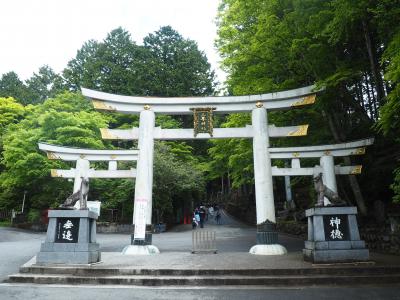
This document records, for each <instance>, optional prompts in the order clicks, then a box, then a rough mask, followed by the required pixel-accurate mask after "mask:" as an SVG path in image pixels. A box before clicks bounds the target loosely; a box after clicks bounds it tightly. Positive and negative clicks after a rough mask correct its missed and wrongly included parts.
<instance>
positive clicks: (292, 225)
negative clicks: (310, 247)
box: [276, 220, 307, 240]
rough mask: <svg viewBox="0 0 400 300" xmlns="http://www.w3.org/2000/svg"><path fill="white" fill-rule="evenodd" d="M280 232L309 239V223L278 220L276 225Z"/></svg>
mask: <svg viewBox="0 0 400 300" xmlns="http://www.w3.org/2000/svg"><path fill="white" fill-rule="evenodd" d="M276 227H277V230H278V232H283V233H287V234H291V235H295V236H297V237H299V238H303V239H304V240H306V239H307V223H302V222H296V221H288V220H278V222H277V224H276Z"/></svg>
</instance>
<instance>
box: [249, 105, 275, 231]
mask: <svg viewBox="0 0 400 300" xmlns="http://www.w3.org/2000/svg"><path fill="white" fill-rule="evenodd" d="M267 121H268V120H267V110H266V109H265V108H264V107H258V108H255V109H253V111H252V124H253V130H254V137H253V159H254V180H255V186H256V210H257V224H261V223H263V222H265V221H266V220H269V221H270V222H273V223H275V222H276V219H275V205H274V193H273V185H272V171H271V158H270V155H269V152H268V147H269V136H268V126H267Z"/></svg>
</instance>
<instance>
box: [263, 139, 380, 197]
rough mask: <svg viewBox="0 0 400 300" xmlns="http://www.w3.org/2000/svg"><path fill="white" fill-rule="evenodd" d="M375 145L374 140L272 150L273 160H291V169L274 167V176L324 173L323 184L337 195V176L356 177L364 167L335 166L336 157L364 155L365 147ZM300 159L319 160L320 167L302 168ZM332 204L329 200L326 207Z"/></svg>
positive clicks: (270, 151) (314, 175) (270, 150)
mask: <svg viewBox="0 0 400 300" xmlns="http://www.w3.org/2000/svg"><path fill="white" fill-rule="evenodd" d="M373 143H374V139H373V138H369V139H364V140H359V141H354V142H349V143H342V144H333V145H321V146H307V147H288V148H270V149H269V153H270V156H271V159H291V168H278V167H276V166H274V167H272V176H313V177H314V178H315V177H317V176H318V175H319V174H321V173H322V182H323V184H324V185H325V186H326V187H327V188H328V189H330V190H331V191H333V192H334V193H337V184H336V175H356V174H360V173H361V169H362V166H361V165H358V166H339V165H338V166H335V163H334V157H338V156H342V157H343V156H350V155H363V154H365V147H366V146H370V145H372V144H373ZM300 158H319V159H320V165H317V166H314V167H311V168H302V167H301V166H300ZM328 204H331V203H330V202H329V200H328V199H327V198H325V199H324V205H328Z"/></svg>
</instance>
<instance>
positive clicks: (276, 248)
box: [249, 244, 287, 255]
mask: <svg viewBox="0 0 400 300" xmlns="http://www.w3.org/2000/svg"><path fill="white" fill-rule="evenodd" d="M249 253H250V254H255V255H284V254H287V250H286V248H285V247H283V246H282V245H279V244H273V245H255V246H253V247H251V249H250V251H249Z"/></svg>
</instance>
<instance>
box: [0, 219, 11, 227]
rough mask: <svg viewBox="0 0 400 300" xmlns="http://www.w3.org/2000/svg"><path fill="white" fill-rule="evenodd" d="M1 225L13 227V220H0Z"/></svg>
mask: <svg viewBox="0 0 400 300" xmlns="http://www.w3.org/2000/svg"><path fill="white" fill-rule="evenodd" d="M0 227H11V221H4V220H0Z"/></svg>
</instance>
